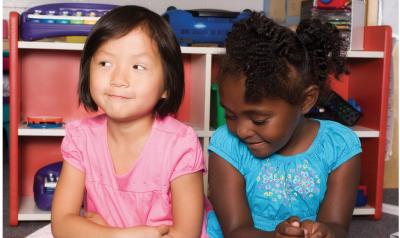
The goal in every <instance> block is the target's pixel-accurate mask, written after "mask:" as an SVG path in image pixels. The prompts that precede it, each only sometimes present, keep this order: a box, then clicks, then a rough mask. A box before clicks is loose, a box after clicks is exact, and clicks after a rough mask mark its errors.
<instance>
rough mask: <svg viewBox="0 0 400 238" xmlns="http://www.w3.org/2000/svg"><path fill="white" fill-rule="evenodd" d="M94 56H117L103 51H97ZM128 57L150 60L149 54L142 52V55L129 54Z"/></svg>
mask: <svg viewBox="0 0 400 238" xmlns="http://www.w3.org/2000/svg"><path fill="white" fill-rule="evenodd" d="M96 54H105V55H108V56H117V55H116V54H115V53H111V52H108V51H105V50H99V51H97V52H96ZM130 57H135V58H150V56H149V54H147V53H145V52H142V53H138V54H131V55H130Z"/></svg>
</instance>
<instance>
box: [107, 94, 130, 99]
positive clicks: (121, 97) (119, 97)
mask: <svg viewBox="0 0 400 238" xmlns="http://www.w3.org/2000/svg"><path fill="white" fill-rule="evenodd" d="M107 97H109V98H111V99H116V100H124V99H125V100H126V99H132V98H129V97H125V96H120V95H107Z"/></svg>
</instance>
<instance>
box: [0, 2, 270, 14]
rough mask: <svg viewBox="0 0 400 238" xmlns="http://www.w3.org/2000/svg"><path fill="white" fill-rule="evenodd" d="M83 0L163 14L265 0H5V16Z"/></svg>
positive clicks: (236, 7)
mask: <svg viewBox="0 0 400 238" xmlns="http://www.w3.org/2000/svg"><path fill="white" fill-rule="evenodd" d="M60 2H82V3H106V4H117V5H140V6H143V7H146V8H148V9H150V10H152V11H154V12H157V13H158V14H163V13H164V12H165V11H166V10H167V7H169V6H175V7H176V8H178V9H187V10H188V9H223V10H229V11H242V10H244V9H252V10H258V11H261V10H263V6H264V4H263V3H264V1H263V0H247V1H244V0H193V1H191V0H162V1H160V0H147V1H146V0H114V1H107V0H70V1H61V0H4V2H3V18H5V19H8V16H9V12H10V11H17V12H20V13H21V12H23V11H25V10H26V9H28V8H31V7H35V6H38V5H42V4H48V3H60Z"/></svg>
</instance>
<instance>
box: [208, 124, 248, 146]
mask: <svg viewBox="0 0 400 238" xmlns="http://www.w3.org/2000/svg"><path fill="white" fill-rule="evenodd" d="M241 144H242V143H241V142H240V140H239V138H238V137H236V136H235V135H233V134H232V133H231V132H230V131H229V129H228V126H227V125H223V126H220V127H219V128H218V129H217V130H216V131H215V132H214V133H213V134H212V136H211V140H210V146H211V147H227V146H228V147H231V146H235V147H236V146H240V145H241Z"/></svg>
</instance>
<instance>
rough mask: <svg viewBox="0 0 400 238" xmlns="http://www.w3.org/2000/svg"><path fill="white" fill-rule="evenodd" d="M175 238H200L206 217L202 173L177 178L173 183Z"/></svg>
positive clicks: (173, 228) (172, 231)
mask: <svg viewBox="0 0 400 238" xmlns="http://www.w3.org/2000/svg"><path fill="white" fill-rule="evenodd" d="M171 193H172V215H173V221H174V223H173V225H172V227H171V228H170V232H169V233H168V235H169V237H173V238H181V237H182V238H199V237H200V235H201V228H202V222H203V215H204V189H203V174H202V171H198V172H195V173H190V174H186V175H182V176H179V177H177V178H175V179H174V180H173V181H172V183H171Z"/></svg>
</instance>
